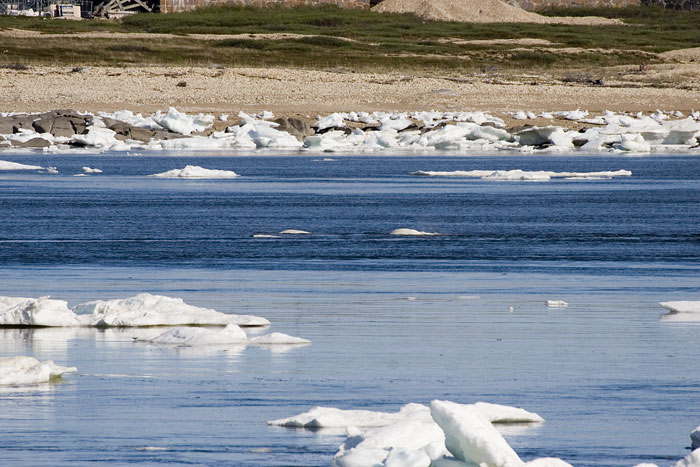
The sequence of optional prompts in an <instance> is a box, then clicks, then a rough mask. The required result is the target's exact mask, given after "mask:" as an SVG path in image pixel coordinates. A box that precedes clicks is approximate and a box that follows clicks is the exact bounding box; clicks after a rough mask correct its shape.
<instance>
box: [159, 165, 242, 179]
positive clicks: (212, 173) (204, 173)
mask: <svg viewBox="0 0 700 467" xmlns="http://www.w3.org/2000/svg"><path fill="white" fill-rule="evenodd" d="M239 176H240V175H238V174H237V173H236V172H234V171H232V170H216V169H205V168H203V167H199V166H198V165H186V166H185V168H184V169H173V170H168V171H167V172H162V173H157V174H153V175H149V177H158V178H236V177H239Z"/></svg>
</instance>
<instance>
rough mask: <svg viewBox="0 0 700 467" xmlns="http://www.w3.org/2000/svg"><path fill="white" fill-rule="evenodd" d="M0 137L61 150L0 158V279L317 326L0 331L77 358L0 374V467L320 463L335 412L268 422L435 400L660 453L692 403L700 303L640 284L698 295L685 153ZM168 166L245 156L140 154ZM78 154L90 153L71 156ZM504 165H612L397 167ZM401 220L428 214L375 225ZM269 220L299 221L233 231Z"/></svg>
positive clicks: (555, 442)
mask: <svg viewBox="0 0 700 467" xmlns="http://www.w3.org/2000/svg"><path fill="white" fill-rule="evenodd" d="M1 158H2V159H4V160H12V161H15V162H21V163H26V164H39V165H44V166H47V165H51V166H56V167H58V169H59V170H60V172H61V174H59V175H48V174H37V173H19V172H11V173H9V172H8V173H0V212H1V213H2V219H3V222H2V223H0V263H1V264H2V269H0V284H1V286H0V295H19V296H39V295H47V294H49V295H52V296H53V297H55V298H63V299H65V300H68V301H69V303H71V304H75V303H80V302H83V301H87V300H92V299H98V298H114V297H126V296H130V295H134V294H136V293H139V292H143V291H147V292H151V293H160V294H165V295H170V296H175V297H182V298H184V299H185V301H187V302H188V303H192V304H195V305H200V306H207V307H211V308H215V309H217V310H220V311H224V312H236V313H252V314H259V315H262V316H265V317H267V318H269V319H270V320H271V321H272V322H273V325H272V327H271V328H270V330H271V331H279V332H284V333H287V334H292V335H297V336H302V337H305V338H308V339H311V340H312V341H313V344H312V345H310V346H306V347H301V348H294V349H289V350H288V351H286V352H282V351H273V350H270V349H265V348H258V347H248V348H245V349H241V348H228V349H226V348H223V349H222V348H212V349H191V348H172V347H160V346H155V345H148V344H143V343H136V342H133V339H132V337H134V336H137V335H139V334H140V333H141V332H144V331H138V330H129V329H127V330H106V331H102V330H92V329H82V330H70V329H24V330H22V329H4V330H0V356H11V355H31V356H35V357H36V358H39V359H41V360H44V359H53V360H55V361H56V362H57V363H59V364H63V365H75V366H77V367H78V369H79V371H78V373H77V374H73V375H68V376H67V377H66V378H65V380H64V381H63V382H60V383H56V384H50V385H40V386H36V387H29V388H26V387H25V388H4V389H0V459H1V461H0V464H2V465H51V466H53V465H92V464H108V463H109V464H113V465H123V464H143V465H155V464H174V465H231V466H327V465H329V464H330V460H331V458H332V456H333V454H334V453H335V451H336V450H337V447H338V445H339V444H340V443H341V442H342V440H343V439H344V437H343V436H342V434H340V433H337V432H327V431H316V432H311V431H305V430H289V429H280V428H273V427H268V426H267V425H266V424H265V421H266V420H270V419H275V418H282V417H287V416H291V415H294V414H296V413H299V412H303V411H306V410H308V409H309V408H311V407H313V406H316V405H325V406H335V407H341V408H364V409H371V410H386V411H394V410H397V409H398V408H399V407H400V406H401V405H402V404H405V403H407V402H423V403H426V402H429V401H430V400H431V399H435V398H441V399H448V400H453V401H457V402H464V403H469V402H474V401H477V400H484V401H488V402H495V403H501V404H508V405H517V406H520V407H523V408H526V409H528V410H532V411H535V412H537V413H539V414H540V415H542V416H543V417H545V418H546V419H547V422H546V423H544V424H542V425H541V426H539V427H536V428H530V429H527V430H524V431H522V432H521V433H519V434H511V435H508V436H507V439H508V441H509V442H510V443H511V445H512V446H513V447H514V448H515V450H516V451H517V452H518V453H519V454H520V455H521V457H523V458H524V459H532V458H535V457H542V456H556V457H561V458H563V459H565V460H567V461H569V462H571V463H572V464H574V465H576V466H579V465H581V466H588V465H590V466H593V465H611V466H612V465H614V466H631V465H634V464H636V463H639V462H655V463H657V464H659V465H670V464H672V463H673V462H675V460H677V459H679V458H680V457H682V456H684V455H686V454H687V452H688V451H687V449H686V447H687V446H688V445H689V438H688V434H689V433H690V431H691V430H692V429H693V428H695V427H696V426H698V425H700V374H699V373H698V361H697V360H698V359H697V356H698V355H699V354H700V325H697V324H691V323H666V322H663V321H660V320H659V315H660V314H661V313H662V312H663V310H662V309H661V308H659V306H658V302H659V301H663V300H681V299H694V300H700V227H699V225H698V220H699V219H700V160H698V159H697V158H693V157H683V156H673V157H671V156H668V157H660V156H658V157H657V156H655V157H621V156H616V157H604V156H587V157H580V156H577V157H567V156H525V157H520V156H507V157H495V156H490V157H454V156H449V157H448V156H444V157H443V156H430V157H419V156H378V157H373V156H361V157H349V156H335V155H334V156H333V158H334V159H336V160H335V161H321V159H322V157H319V156H313V157H301V156H292V157H283V156H279V157H276V156H271V155H266V156H260V157H223V156H221V155H211V156H210V157H203V156H201V155H184V156H178V157H175V156H173V155H161V154H158V155H154V156H148V155H147V156H142V157H128V156H125V155H124V154H106V155H99V156H67V155H32V156H28V155H14V156H13V155H9V154H3V155H2V157H1ZM186 164H194V165H200V166H203V167H207V168H217V169H227V170H235V171H236V172H238V173H240V174H241V175H243V177H241V178H239V179H235V180H160V179H153V178H147V177H145V175H147V174H151V173H156V172H162V171H165V170H170V169H173V168H181V167H184V165H186ZM83 165H88V166H91V167H98V168H100V169H102V170H104V174H101V175H94V176H90V177H72V174H73V173H78V172H80V167H82V166H83ZM515 168H521V169H526V170H555V171H564V170H566V171H598V170H617V169H628V170H631V171H632V172H633V176H632V177H630V178H618V179H613V180H589V181H573V180H553V181H550V182H541V183H533V182H488V181H482V180H471V179H456V178H440V179H436V178H416V177H411V176H410V175H409V173H410V172H412V171H414V170H473V169H515ZM400 227H407V228H415V229H419V230H425V231H431V232H440V233H442V234H444V235H441V236H438V237H424V238H396V237H391V236H389V235H388V233H389V232H390V231H391V230H393V229H395V228H400ZM287 228H295V229H304V230H308V231H310V232H312V234H311V235H309V236H305V237H293V238H282V239H254V238H252V235H253V234H255V233H275V232H279V231H281V230H283V229H287ZM409 298H410V299H409ZM547 299H560V300H566V301H567V302H569V304H570V305H569V307H568V308H562V309H547V308H546V307H545V305H544V301H545V300H547ZM511 306H512V307H513V308H514V311H513V312H512V313H510V312H509V311H508V308H509V307H511ZM144 447H158V448H164V450H143V448H144Z"/></svg>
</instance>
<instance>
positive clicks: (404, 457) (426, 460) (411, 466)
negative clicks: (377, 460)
mask: <svg viewBox="0 0 700 467" xmlns="http://www.w3.org/2000/svg"><path fill="white" fill-rule="evenodd" d="M430 463H431V459H430V456H428V455H427V454H426V453H425V452H423V451H417V450H414V449H402V448H393V449H391V450H390V451H389V455H388V456H386V460H384V466H385V467H430Z"/></svg>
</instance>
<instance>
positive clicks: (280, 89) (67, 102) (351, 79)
mask: <svg viewBox="0 0 700 467" xmlns="http://www.w3.org/2000/svg"><path fill="white" fill-rule="evenodd" d="M685 66H688V65H685ZM698 66H700V65H698ZM169 107H175V108H177V109H179V110H180V111H184V112H187V113H199V112H204V113H228V114H237V113H238V112H239V111H243V112H246V113H256V112H260V111H263V110H268V111H271V112H273V113H275V114H277V115H284V116H286V117H296V118H315V117H317V116H318V115H319V114H330V113H333V112H350V111H365V112H374V111H383V112H390V111H400V112H405V111H429V110H441V111H488V112H490V113H492V114H494V115H499V116H506V115H507V114H508V113H509V112H516V111H518V110H529V111H533V112H536V113H538V112H551V111H563V110H574V109H584V110H588V111H590V112H603V111H605V110H610V111H613V112H631V113H636V112H647V113H648V112H654V111H656V110H663V111H674V110H678V111H681V112H683V113H685V114H688V113H690V111H691V110H700V89H694V88H691V89H683V88H682V87H673V86H669V85H667V87H662V86H661V85H657V84H653V83H640V82H634V81H629V80H624V81H623V80H618V81H611V80H608V83H607V84H606V85H604V86H594V85H589V84H582V83H563V82H561V81H558V80H555V79H553V78H551V77H549V76H547V75H521V76H495V75H493V76H487V75H454V76H452V75H450V76H448V75H440V76H431V75H406V74H399V73H363V72H352V71H347V70H326V71H317V70H302V69H288V68H221V67H215V66H212V67H166V66H148V67H84V68H82V69H80V71H72V69H71V68H69V67H60V66H37V67H30V68H29V69H27V70H11V69H0V111H2V112H27V113H37V112H45V111H50V110H55V109H64V108H70V109H76V110H79V111H83V112H92V113H95V112H100V111H104V112H112V111H117V110H124V109H127V110H131V111H133V112H142V113H153V112H155V111H157V110H166V109H167V108H169Z"/></svg>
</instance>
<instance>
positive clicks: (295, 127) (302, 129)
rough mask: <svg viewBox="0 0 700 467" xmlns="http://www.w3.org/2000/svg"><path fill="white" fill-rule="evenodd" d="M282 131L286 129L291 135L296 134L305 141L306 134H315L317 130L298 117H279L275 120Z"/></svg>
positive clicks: (278, 128) (300, 139)
mask: <svg viewBox="0 0 700 467" xmlns="http://www.w3.org/2000/svg"><path fill="white" fill-rule="evenodd" d="M275 123H277V124H278V125H279V126H278V127H277V128H276V129H277V130H280V131H286V132H287V133H289V134H290V135H294V136H296V138H297V139H298V140H299V141H303V140H304V138H305V137H306V136H311V135H313V134H315V131H314V130H313V129H312V128H311V127H310V126H309V125H308V124H307V123H306V122H305V121H303V120H299V119H298V118H284V117H282V118H278V119H277V120H275Z"/></svg>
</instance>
